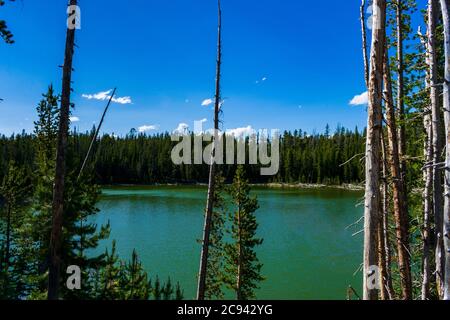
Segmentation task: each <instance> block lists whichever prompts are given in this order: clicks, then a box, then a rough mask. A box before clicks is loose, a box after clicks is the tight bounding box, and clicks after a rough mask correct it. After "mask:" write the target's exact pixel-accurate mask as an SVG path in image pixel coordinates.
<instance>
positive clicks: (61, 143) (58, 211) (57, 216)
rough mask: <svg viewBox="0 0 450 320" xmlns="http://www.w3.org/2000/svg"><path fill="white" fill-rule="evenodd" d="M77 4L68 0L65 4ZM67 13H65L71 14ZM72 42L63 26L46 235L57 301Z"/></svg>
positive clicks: (51, 283)
mask: <svg viewBox="0 0 450 320" xmlns="http://www.w3.org/2000/svg"><path fill="white" fill-rule="evenodd" d="M76 5H77V0H70V3H69V6H70V7H71V8H74V7H72V6H76ZM73 13H74V12H70V13H69V14H73ZM74 45H75V28H70V27H68V28H67V33H66V49H65V53H64V66H63V79H62V93H61V107H60V111H59V129H58V140H57V149H56V169H55V181H54V187H53V205H52V214H53V216H52V231H51V237H50V265H49V274H48V299H49V300H57V299H58V295H59V283H60V269H61V240H62V227H63V215H64V187H65V175H66V151H67V140H68V135H69V122H70V121H69V115H70V106H71V103H70V93H71V82H72V61H73V54H74Z"/></svg>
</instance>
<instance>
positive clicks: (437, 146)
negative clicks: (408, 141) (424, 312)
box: [428, 0, 444, 296]
mask: <svg viewBox="0 0 450 320" xmlns="http://www.w3.org/2000/svg"><path fill="white" fill-rule="evenodd" d="M438 6H439V3H438V0H429V2H428V60H429V73H430V75H429V77H430V101H431V121H432V139H433V140H432V148H433V164H432V167H433V178H432V180H433V196H432V199H433V212H434V224H435V232H434V237H435V242H436V248H435V264H436V272H435V275H436V284H437V288H438V294H439V295H440V296H441V295H442V276H443V268H444V262H443V257H444V252H443V249H444V244H443V240H442V230H443V229H442V228H443V190H442V172H441V171H442V170H441V169H440V168H439V167H438V166H439V163H441V162H442V160H441V159H442V158H441V157H442V137H441V131H442V127H441V120H442V118H441V109H440V106H439V90H438V62H437V51H436V50H437V46H436V42H437V41H436V27H437V17H438V13H439V8H438Z"/></svg>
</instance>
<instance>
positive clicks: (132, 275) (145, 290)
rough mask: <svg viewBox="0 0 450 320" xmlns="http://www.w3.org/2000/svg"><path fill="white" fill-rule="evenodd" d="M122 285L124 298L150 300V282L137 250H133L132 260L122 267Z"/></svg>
mask: <svg viewBox="0 0 450 320" xmlns="http://www.w3.org/2000/svg"><path fill="white" fill-rule="evenodd" d="M158 283H159V282H158ZM120 287H121V288H122V299H123V300H148V299H149V297H150V282H149V280H148V276H147V273H146V272H145V271H144V269H143V267H142V262H141V261H139V257H138V255H137V253H136V250H133V253H132V255H131V260H130V261H129V262H128V263H127V264H126V265H125V267H124V268H123V269H122V275H121V279H120Z"/></svg>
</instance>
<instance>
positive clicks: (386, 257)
mask: <svg viewBox="0 0 450 320" xmlns="http://www.w3.org/2000/svg"><path fill="white" fill-rule="evenodd" d="M381 148H382V157H383V162H382V163H383V179H382V181H383V183H382V188H381V189H382V197H383V198H382V199H383V200H382V203H383V216H382V219H381V228H382V229H381V230H382V239H383V242H382V243H381V245H382V246H383V251H382V254H383V259H382V260H381V259H379V261H380V263H383V262H384V274H383V272H382V273H381V274H383V288H384V289H385V292H384V294H385V295H386V297H385V299H383V296H382V299H383V300H393V299H394V297H395V292H394V287H393V285H392V274H391V262H392V259H391V249H390V241H389V184H388V174H389V171H388V164H387V151H386V149H387V148H386V142H385V139H384V133H383V131H381Z"/></svg>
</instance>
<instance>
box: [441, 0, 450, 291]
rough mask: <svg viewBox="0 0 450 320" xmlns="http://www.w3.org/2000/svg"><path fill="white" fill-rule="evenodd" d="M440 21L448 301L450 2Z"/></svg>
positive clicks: (449, 288)
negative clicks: (442, 31)
mask: <svg viewBox="0 0 450 320" xmlns="http://www.w3.org/2000/svg"><path fill="white" fill-rule="evenodd" d="M441 9H442V20H443V24H444V52H445V68H444V69H445V75H444V78H445V79H444V95H443V99H444V119H445V137H446V139H445V143H446V153H445V155H446V157H445V198H444V199H445V201H444V222H443V230H442V234H443V235H444V236H443V240H444V254H445V259H444V261H445V264H444V269H443V279H444V281H443V282H444V284H443V287H444V288H443V289H444V300H450V13H449V9H450V0H441Z"/></svg>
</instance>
